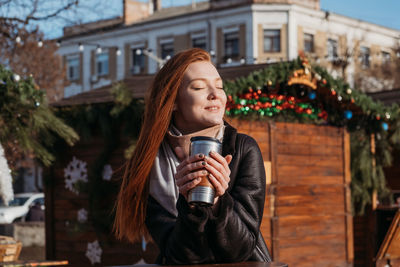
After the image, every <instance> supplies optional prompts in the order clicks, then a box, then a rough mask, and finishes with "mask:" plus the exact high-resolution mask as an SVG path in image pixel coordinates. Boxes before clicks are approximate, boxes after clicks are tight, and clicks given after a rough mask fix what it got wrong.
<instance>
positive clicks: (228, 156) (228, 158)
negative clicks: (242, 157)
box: [225, 155, 232, 165]
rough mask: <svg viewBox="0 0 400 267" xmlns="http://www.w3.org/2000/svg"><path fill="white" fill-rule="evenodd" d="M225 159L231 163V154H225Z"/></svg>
mask: <svg viewBox="0 0 400 267" xmlns="http://www.w3.org/2000/svg"><path fill="white" fill-rule="evenodd" d="M225 160H226V162H227V163H228V165H229V164H230V163H231V161H232V155H227V156H225Z"/></svg>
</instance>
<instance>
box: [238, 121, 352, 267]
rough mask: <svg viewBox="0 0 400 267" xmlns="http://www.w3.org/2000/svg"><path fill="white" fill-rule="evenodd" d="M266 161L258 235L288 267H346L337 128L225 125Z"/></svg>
mask: <svg viewBox="0 0 400 267" xmlns="http://www.w3.org/2000/svg"><path fill="white" fill-rule="evenodd" d="M231 122H232V124H234V125H235V126H236V127H237V128H238V129H239V131H241V132H244V133H247V134H249V135H251V136H253V137H254V138H255V139H256V140H257V142H258V144H259V146H260V147H261V148H262V150H263V157H264V161H271V163H272V166H271V173H272V177H271V179H272V181H271V184H270V185H267V192H268V194H267V198H266V205H265V209H264V220H263V222H262V226H261V229H262V232H263V235H264V238H265V239H266V241H267V243H268V245H269V248H270V249H271V250H272V255H273V259H274V260H275V261H281V262H285V263H288V264H289V266H352V262H353V258H354V256H353V222H352V215H351V206H350V205H351V203H350V188H349V184H350V158H349V157H350V144H349V136H348V134H347V133H346V132H345V131H344V130H343V129H340V128H335V127H327V126H323V127H322V126H313V125H301V124H290V123H272V124H270V125H269V126H266V125H260V123H259V122H241V121H234V120H233V121H231Z"/></svg>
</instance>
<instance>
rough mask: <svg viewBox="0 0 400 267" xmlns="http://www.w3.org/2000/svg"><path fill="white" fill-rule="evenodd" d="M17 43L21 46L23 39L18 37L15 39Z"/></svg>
mask: <svg viewBox="0 0 400 267" xmlns="http://www.w3.org/2000/svg"><path fill="white" fill-rule="evenodd" d="M15 41H16V42H17V43H18V44H19V43H20V42H21V37H19V36H17V38H15Z"/></svg>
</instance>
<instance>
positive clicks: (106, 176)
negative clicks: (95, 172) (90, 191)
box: [102, 164, 113, 181]
mask: <svg viewBox="0 0 400 267" xmlns="http://www.w3.org/2000/svg"><path fill="white" fill-rule="evenodd" d="M112 174H113V170H112V168H111V165H110V164H107V165H105V166H104V168H103V175H102V176H103V180H106V181H110V180H111V177H112Z"/></svg>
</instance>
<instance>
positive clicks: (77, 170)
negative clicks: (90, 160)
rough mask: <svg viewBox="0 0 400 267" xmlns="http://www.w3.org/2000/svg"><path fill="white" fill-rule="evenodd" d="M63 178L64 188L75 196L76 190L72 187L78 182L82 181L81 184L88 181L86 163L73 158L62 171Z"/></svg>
mask: <svg viewBox="0 0 400 267" xmlns="http://www.w3.org/2000/svg"><path fill="white" fill-rule="evenodd" d="M64 178H65V188H67V189H69V190H71V191H72V192H74V193H75V194H79V192H78V190H77V189H76V188H75V186H74V185H75V184H76V182H78V181H83V182H87V181H88V179H87V169H86V162H83V161H82V160H79V159H77V158H75V157H73V158H72V161H71V162H70V163H69V164H68V166H67V167H66V168H65V169H64Z"/></svg>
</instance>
